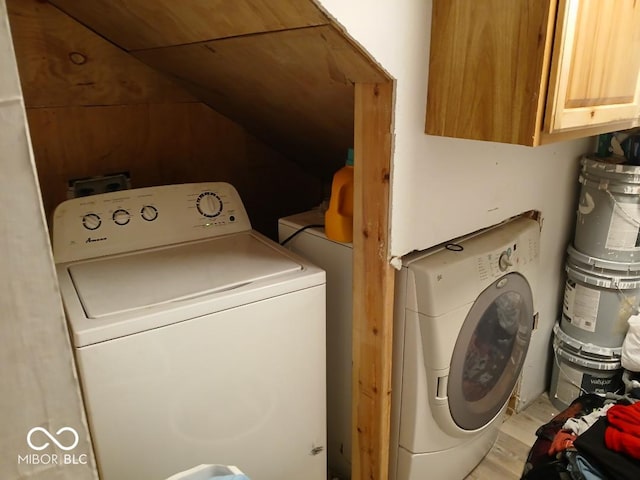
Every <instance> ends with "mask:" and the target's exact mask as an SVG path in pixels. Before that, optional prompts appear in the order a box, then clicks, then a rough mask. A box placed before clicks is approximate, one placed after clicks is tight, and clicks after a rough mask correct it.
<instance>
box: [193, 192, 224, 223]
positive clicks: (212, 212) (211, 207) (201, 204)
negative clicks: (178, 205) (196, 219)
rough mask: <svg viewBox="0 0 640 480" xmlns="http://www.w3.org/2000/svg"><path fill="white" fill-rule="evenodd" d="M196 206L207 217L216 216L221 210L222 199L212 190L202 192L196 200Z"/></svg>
mask: <svg viewBox="0 0 640 480" xmlns="http://www.w3.org/2000/svg"><path fill="white" fill-rule="evenodd" d="M196 208H197V209H198V212H200V214H201V215H203V216H205V217H207V218H213V217H217V216H218V215H220V213H221V212H222V200H220V197H219V196H218V195H216V194H215V193H213V192H210V191H207V192H202V193H201V194H200V195H198V199H197V200H196Z"/></svg>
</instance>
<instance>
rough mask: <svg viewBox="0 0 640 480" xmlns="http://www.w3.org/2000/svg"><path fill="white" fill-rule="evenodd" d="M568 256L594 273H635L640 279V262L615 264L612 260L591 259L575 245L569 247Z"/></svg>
mask: <svg viewBox="0 0 640 480" xmlns="http://www.w3.org/2000/svg"><path fill="white" fill-rule="evenodd" d="M567 254H568V255H569V257H571V258H572V259H573V260H575V261H576V262H578V263H582V264H584V265H589V266H591V267H592V268H593V271H594V272H599V271H601V270H614V271H616V272H629V273H631V272H634V274H637V275H638V277H640V262H614V261H612V260H605V259H603V258H596V257H591V256H589V255H587V254H584V253H582V252H579V251H578V250H576V249H575V248H574V247H573V245H569V246H568V247H567Z"/></svg>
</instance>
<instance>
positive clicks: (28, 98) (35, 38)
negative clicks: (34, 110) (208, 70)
mask: <svg viewBox="0 0 640 480" xmlns="http://www.w3.org/2000/svg"><path fill="white" fill-rule="evenodd" d="M7 8H8V13H9V20H10V23H11V32H12V35H13V42H14V46H15V50H16V58H17V61H18V68H19V70H20V80H21V83H22V90H23V94H24V98H25V104H26V106H27V107H53V106H73V105H120V104H133V103H170V102H196V101H198V100H196V98H194V97H193V96H192V95H191V94H189V93H188V92H187V91H186V90H184V89H182V88H180V87H179V86H177V85H176V84H175V83H173V82H172V81H170V80H169V79H168V78H167V77H166V76H164V75H162V74H160V73H158V72H156V71H155V70H153V69H151V68H149V67H148V66H147V65H145V64H143V63H142V62H140V61H139V60H137V59H136V58H132V57H131V56H130V55H128V54H127V53H126V52H123V51H122V50H121V49H119V48H118V47H116V46H114V45H112V44H111V43H109V42H108V41H107V40H105V39H104V38H101V37H100V36H98V35H96V34H95V33H94V32H92V31H91V30H89V29H87V28H86V27H84V26H82V25H80V24H79V23H78V22H76V21H74V20H73V19H72V18H70V17H69V16H67V15H65V14H64V13H62V12H60V11H59V10H58V9H57V8H55V7H53V6H51V5H49V4H47V3H43V2H40V1H37V0H7Z"/></svg>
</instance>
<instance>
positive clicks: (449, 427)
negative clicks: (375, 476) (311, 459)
mask: <svg viewBox="0 0 640 480" xmlns="http://www.w3.org/2000/svg"><path fill="white" fill-rule="evenodd" d="M539 239H540V226H539V224H538V223H537V222H536V221H534V220H531V219H528V218H519V219H516V220H513V221H510V222H508V223H505V224H502V225H500V226H497V227H494V228H491V229H489V230H486V231H484V232H482V233H479V234H475V235H470V236H468V237H465V238H463V239H460V240H458V241H457V242H455V243H449V244H446V245H442V246H440V247H435V248H433V249H430V250H428V251H425V252H419V253H415V254H411V255H409V256H407V257H405V259H404V261H403V267H402V270H401V271H400V272H399V274H398V276H397V280H396V300H395V325H394V372H393V375H394V386H393V392H394V397H393V402H392V430H391V455H390V457H391V460H390V478H391V480H424V479H425V478H442V479H447V480H456V479H463V478H464V477H465V476H466V475H467V474H468V473H469V472H470V471H471V470H472V469H473V468H474V467H475V466H476V465H477V464H478V463H479V462H480V460H481V459H482V458H483V457H484V455H486V453H487V452H488V451H489V450H490V449H491V446H492V445H493V443H494V441H495V439H496V437H497V434H498V428H499V426H500V423H501V422H502V420H503V413H504V411H505V410H506V406H507V403H508V400H509V397H510V395H511V393H512V391H513V389H514V387H515V385H516V383H517V381H518V376H519V374H520V371H521V368H522V366H523V363H524V362H525V356H526V353H527V348H528V345H529V340H530V337H531V329H532V325H533V319H534V302H533V298H534V295H533V289H534V288H535V284H536V276H537V264H538V256H539Z"/></svg>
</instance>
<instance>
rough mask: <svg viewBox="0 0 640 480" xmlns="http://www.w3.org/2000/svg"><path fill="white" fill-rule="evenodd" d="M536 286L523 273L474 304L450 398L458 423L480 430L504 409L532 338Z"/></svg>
mask: <svg viewBox="0 0 640 480" xmlns="http://www.w3.org/2000/svg"><path fill="white" fill-rule="evenodd" d="M532 319H533V298H532V294H531V287H530V286H529V283H528V282H527V280H526V279H525V278H524V277H523V276H522V275H520V274H519V273H508V274H507V275H504V276H503V277H501V278H500V279H498V280H497V281H495V282H494V283H492V284H491V285H490V286H489V287H488V288H487V289H485V290H484V291H483V292H482V293H481V294H480V296H479V297H478V299H477V300H476V301H475V302H474V304H473V306H472V307H471V310H470V311H469V313H468V315H467V318H466V319H465V322H464V324H463V326H462V328H461V330H460V334H459V335H458V339H457V341H456V344H455V348H454V351H453V356H452V360H451V367H450V371H449V382H448V386H447V396H448V398H449V409H450V412H451V417H452V418H453V420H454V421H455V423H456V424H457V425H458V426H459V427H460V428H462V429H463V430H477V429H479V428H481V427H483V426H484V425H486V424H487V423H489V422H490V421H491V420H492V419H493V418H494V417H495V416H496V415H497V414H498V413H499V412H500V410H501V409H502V407H503V406H504V405H505V403H506V402H507V400H508V399H509V396H510V395H511V392H512V391H513V388H514V386H515V384H516V381H517V380H518V375H519V374H520V370H521V368H522V364H523V363H524V359H525V356H526V353H527V348H528V346H529V340H530V338H531V324H532Z"/></svg>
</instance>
